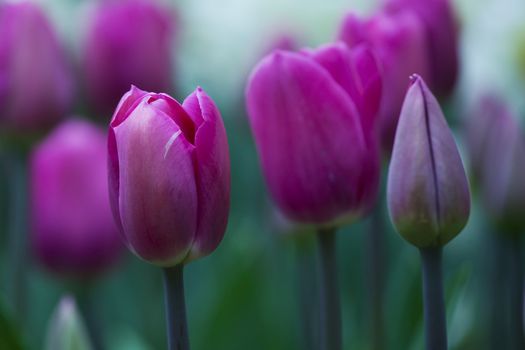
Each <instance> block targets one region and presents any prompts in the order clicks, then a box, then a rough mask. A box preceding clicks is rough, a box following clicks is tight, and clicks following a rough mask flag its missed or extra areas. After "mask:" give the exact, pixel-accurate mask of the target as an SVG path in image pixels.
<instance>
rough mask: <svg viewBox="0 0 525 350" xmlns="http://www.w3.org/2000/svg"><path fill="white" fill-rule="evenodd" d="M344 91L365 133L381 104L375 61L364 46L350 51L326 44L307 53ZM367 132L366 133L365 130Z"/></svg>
mask: <svg viewBox="0 0 525 350" xmlns="http://www.w3.org/2000/svg"><path fill="white" fill-rule="evenodd" d="M310 55H311V57H312V58H313V59H314V60H315V61H316V62H317V63H319V64H320V65H321V66H323V67H324V68H325V69H326V70H327V71H328V72H329V73H330V74H331V75H332V77H333V78H334V80H335V81H337V82H338V83H339V84H340V85H341V86H342V87H343V89H345V90H346V91H347V93H348V94H349V95H350V97H351V98H352V100H353V101H354V103H355V104H356V107H357V109H358V110H359V112H360V114H361V120H362V121H363V127H364V129H365V130H370V131H371V130H373V128H374V125H375V119H376V116H377V112H378V110H379V105H380V102H381V84H382V83H381V74H380V71H379V61H378V59H377V58H376V57H375V55H374V53H373V52H372V51H371V50H370V48H369V47H368V46H367V45H365V44H360V45H358V46H356V47H354V48H353V49H352V50H350V49H349V48H348V46H346V45H345V44H344V43H342V42H339V43H336V44H327V45H324V46H321V47H320V48H319V49H316V50H313V51H311V52H310ZM365 132H368V131H365Z"/></svg>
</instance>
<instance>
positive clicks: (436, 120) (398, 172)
mask: <svg viewBox="0 0 525 350" xmlns="http://www.w3.org/2000/svg"><path fill="white" fill-rule="evenodd" d="M387 192H388V193H387V196H388V198H387V199H388V208H389V210H390V216H391V219H392V221H393V223H394V225H395V227H396V229H397V231H398V232H399V233H400V234H401V236H403V237H404V238H405V239H406V240H407V241H409V242H410V243H412V244H413V245H415V246H417V247H419V248H430V247H441V246H443V245H445V244H446V243H447V242H449V241H450V240H451V239H452V238H454V237H455V236H456V235H457V234H458V233H459V232H460V231H461V230H462V229H463V227H464V226H465V224H466V223H467V220H468V216H469V212H470V192H469V186H468V182H467V178H466V175H465V170H464V168H463V163H462V161H461V157H460V155H459V152H458V149H457V146H456V143H455V141H454V138H453V136H452V133H451V131H450V129H449V127H448V125H447V122H446V120H445V117H444V116H443V112H442V111H441V108H440V107H439V104H438V102H437V101H436V98H435V97H434V96H433V95H432V93H431V92H430V90H429V89H428V87H427V85H426V84H425V82H424V81H423V79H421V77H419V76H414V77H412V82H411V86H410V88H409V89H408V92H407V95H406V98H405V102H404V104H403V109H402V111H401V116H400V117H399V125H398V127H397V132H396V138H395V142H394V148H393V152H392V160H391V162H390V169H389V172H388V189H387Z"/></svg>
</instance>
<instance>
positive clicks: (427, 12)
mask: <svg viewBox="0 0 525 350" xmlns="http://www.w3.org/2000/svg"><path fill="white" fill-rule="evenodd" d="M386 10H387V11H390V12H397V11H404V10H411V11H414V13H416V14H417V15H418V16H419V18H421V20H422V22H423V23H424V27H425V33H426V36H427V40H426V44H427V52H428V59H429V69H430V74H429V78H430V82H431V84H430V86H432V87H433V88H434V89H435V92H436V94H437V95H439V96H446V95H449V94H450V93H451V92H452V89H453V88H454V85H455V83H456V78H457V75H458V68H459V62H458V61H459V57H458V49H459V43H458V32H459V29H458V24H457V21H456V18H455V14H454V9H453V6H452V4H451V3H450V0H426V1H421V0H388V1H387V3H386Z"/></svg>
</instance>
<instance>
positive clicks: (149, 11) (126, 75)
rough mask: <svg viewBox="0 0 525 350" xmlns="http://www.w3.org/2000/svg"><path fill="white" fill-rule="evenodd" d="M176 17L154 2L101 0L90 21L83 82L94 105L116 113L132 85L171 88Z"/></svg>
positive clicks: (154, 89) (159, 88)
mask: <svg viewBox="0 0 525 350" xmlns="http://www.w3.org/2000/svg"><path fill="white" fill-rule="evenodd" d="M174 29H175V25H174V16H173V14H172V13H171V12H170V11H169V10H167V9H165V8H162V7H161V6H159V5H158V4H156V3H155V1H150V0H130V1H115V2H109V3H107V2H102V3H101V4H99V6H98V8H97V9H96V11H95V13H94V14H93V16H92V17H91V22H90V25H89V29H88V34H87V39H86V43H85V53H84V58H85V60H84V73H85V75H84V79H85V84H86V90H87V94H88V98H89V101H90V103H91V104H92V105H93V106H94V107H95V108H96V109H97V110H98V111H100V112H111V111H113V109H114V108H115V105H116V104H117V103H118V101H119V99H120V98H121V97H122V95H123V94H124V93H125V92H126V91H127V90H128V89H129V87H130V85H131V84H134V85H138V86H142V87H143V88H145V89H147V90H150V91H167V90H170V89H171V87H172V83H171V78H172V76H171V73H172V71H171V67H172V56H173V55H172V52H171V47H172V44H173V36H174V35H173V34H174Z"/></svg>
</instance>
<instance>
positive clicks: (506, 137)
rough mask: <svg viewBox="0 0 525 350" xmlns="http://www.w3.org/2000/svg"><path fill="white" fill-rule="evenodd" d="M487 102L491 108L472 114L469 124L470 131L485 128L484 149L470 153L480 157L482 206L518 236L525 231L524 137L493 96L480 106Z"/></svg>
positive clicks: (505, 108) (485, 99) (504, 227)
mask: <svg viewBox="0 0 525 350" xmlns="http://www.w3.org/2000/svg"><path fill="white" fill-rule="evenodd" d="M489 102H490V107H492V109H489V108H487V109H485V110H484V112H485V113H484V114H483V113H480V114H478V115H476V116H474V115H473V116H472V117H474V118H475V119H472V121H471V124H470V126H471V127H473V128H483V125H485V134H484V138H483V142H484V147H482V148H481V149H477V150H476V152H474V153H473V154H472V153H471V154H472V156H475V157H478V158H481V160H480V161H479V162H478V166H479V167H480V169H479V171H480V176H479V181H480V187H481V195H482V198H483V204H484V206H485V207H486V209H487V211H488V213H489V214H490V215H491V217H492V219H493V220H494V221H495V222H496V224H497V225H498V226H499V227H500V228H501V229H502V230H504V231H508V232H510V233H512V234H517V233H518V234H521V233H522V232H523V230H524V229H525V217H524V216H523V208H524V207H525V182H524V181H523V179H524V178H525V138H524V135H523V132H522V129H521V127H520V125H519V123H518V121H517V120H516V119H515V117H514V115H513V114H512V113H511V111H510V110H509V109H508V107H507V106H505V105H504V103H503V102H502V101H499V100H498V99H497V98H496V97H492V98H488V97H485V98H484V99H483V100H482V102H481V103H482V106H486V105H487V103H489ZM474 123H476V124H478V123H479V124H480V125H474Z"/></svg>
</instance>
